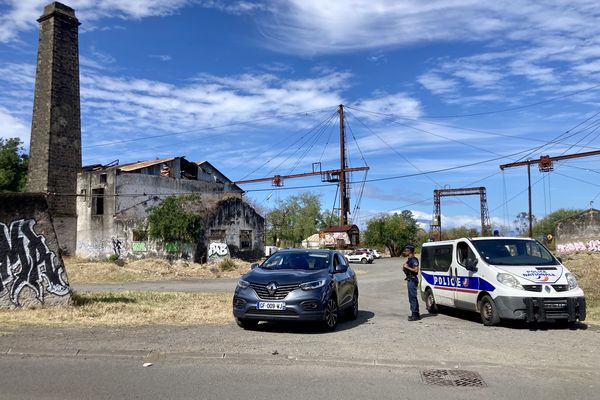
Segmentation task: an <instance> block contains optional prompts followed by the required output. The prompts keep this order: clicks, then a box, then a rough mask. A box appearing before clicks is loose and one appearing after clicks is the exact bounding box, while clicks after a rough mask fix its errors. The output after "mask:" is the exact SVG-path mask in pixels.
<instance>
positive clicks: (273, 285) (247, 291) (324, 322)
mask: <svg viewBox="0 0 600 400" xmlns="http://www.w3.org/2000/svg"><path fill="white" fill-rule="evenodd" d="M251 267H252V269H251V271H250V272H248V273H247V274H245V275H244V276H242V278H241V279H240V280H239V282H238V284H237V287H236V289H235V294H234V296H233V315H234V317H235V320H236V322H237V324H238V325H239V326H240V327H242V328H244V329H251V328H254V327H255V326H256V325H257V324H258V322H259V321H313V322H318V323H320V324H321V326H322V327H323V328H324V329H325V330H329V331H333V330H335V328H336V326H337V324H338V321H339V319H340V318H341V317H342V316H343V315H347V316H348V317H349V318H351V319H356V318H357V317H358V283H357V280H356V274H355V273H354V271H353V270H352V269H351V268H350V267H349V266H348V263H347V261H346V258H345V257H344V256H343V255H342V254H340V253H338V252H337V251H334V250H303V249H290V250H280V251H278V252H277V253H275V254H273V255H271V256H270V257H269V258H267V259H266V260H265V261H264V262H263V263H262V264H260V265H259V264H252V266H251Z"/></svg>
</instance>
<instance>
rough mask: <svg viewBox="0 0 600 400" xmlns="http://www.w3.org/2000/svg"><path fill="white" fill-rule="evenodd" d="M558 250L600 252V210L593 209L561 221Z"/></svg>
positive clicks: (558, 228)
mask: <svg viewBox="0 0 600 400" xmlns="http://www.w3.org/2000/svg"><path fill="white" fill-rule="evenodd" d="M556 250H557V251H558V252H559V253H572V252H577V251H591V252H600V211H598V210H595V209H591V210H588V211H586V212H584V213H582V214H580V215H577V216H575V217H572V218H568V219H566V220H564V221H562V222H560V223H559V224H558V225H557V227H556Z"/></svg>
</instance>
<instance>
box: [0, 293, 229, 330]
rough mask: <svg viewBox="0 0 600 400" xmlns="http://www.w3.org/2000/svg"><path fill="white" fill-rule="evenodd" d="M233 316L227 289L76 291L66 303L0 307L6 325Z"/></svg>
mask: <svg viewBox="0 0 600 400" xmlns="http://www.w3.org/2000/svg"><path fill="white" fill-rule="evenodd" d="M231 320H232V314H231V295H230V294H226V293H156V292H119V293H112V292H105V293H88V292H83V293H76V294H74V295H73V304H71V305H69V306H66V307H36V308H29V309H20V310H0V324H1V325H4V326H17V325H38V326H61V327H64V326H144V325H219V324H226V323H228V322H230V321H231Z"/></svg>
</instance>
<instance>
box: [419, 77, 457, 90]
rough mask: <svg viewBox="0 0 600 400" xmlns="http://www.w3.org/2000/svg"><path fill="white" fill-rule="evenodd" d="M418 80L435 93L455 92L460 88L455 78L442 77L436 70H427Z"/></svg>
mask: <svg viewBox="0 0 600 400" xmlns="http://www.w3.org/2000/svg"><path fill="white" fill-rule="evenodd" d="M417 81H418V82H419V83H420V84H421V85H423V86H424V87H425V89H427V90H429V91H430V92H432V93H433V94H436V95H442V94H453V93H455V91H456V90H457V89H458V82H456V80H453V79H446V78H442V77H441V76H440V75H439V74H437V73H434V72H427V73H425V74H423V75H421V76H419V78H418V79H417Z"/></svg>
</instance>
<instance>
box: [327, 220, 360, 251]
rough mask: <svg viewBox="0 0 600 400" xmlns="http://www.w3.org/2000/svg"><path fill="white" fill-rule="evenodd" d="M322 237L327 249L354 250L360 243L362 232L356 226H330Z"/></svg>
mask: <svg viewBox="0 0 600 400" xmlns="http://www.w3.org/2000/svg"><path fill="white" fill-rule="evenodd" d="M320 236H321V238H322V239H323V241H324V244H325V246H326V247H337V248H340V249H344V248H353V247H356V246H358V244H359V243H360V230H359V229H358V226H356V225H336V226H328V227H326V228H325V229H323V230H321V232H320Z"/></svg>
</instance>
